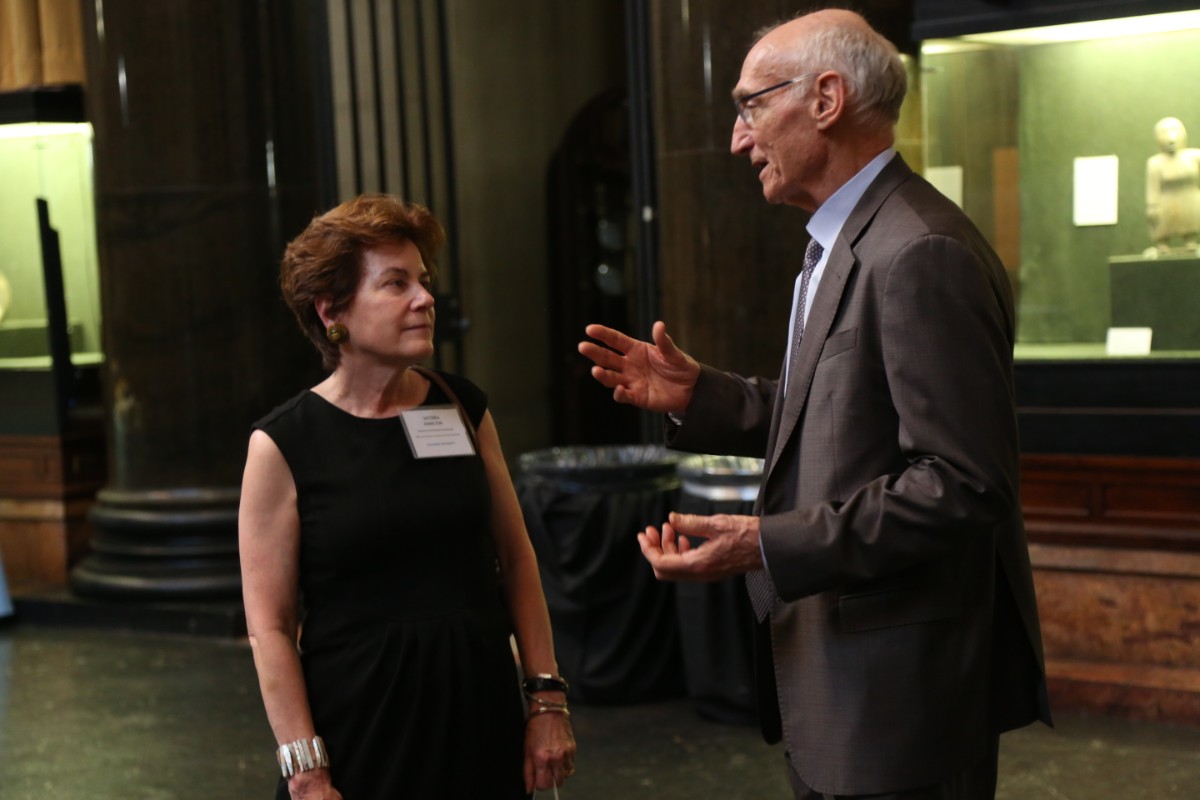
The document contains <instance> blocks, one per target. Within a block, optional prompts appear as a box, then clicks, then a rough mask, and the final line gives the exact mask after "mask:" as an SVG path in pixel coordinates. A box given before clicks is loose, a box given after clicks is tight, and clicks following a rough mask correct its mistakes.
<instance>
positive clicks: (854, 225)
mask: <svg viewBox="0 0 1200 800" xmlns="http://www.w3.org/2000/svg"><path fill="white" fill-rule="evenodd" d="M910 175H912V170H911V169H909V167H908V165H907V164H906V163H904V159H903V158H901V157H900V156H899V155H896V157H895V158H893V159H892V160H891V161H890V162H888V164H887V166H885V167H884V168H883V171H882V172H880V173H879V177H877V178H876V179H875V180H874V181H873V182H872V183H871V185H870V186H869V187H867V191H866V192H865V193H864V194H863V196H862V199H861V200H859V201H858V205H857V206H855V207H854V211H852V212H851V213H850V216H849V217H848V218H847V219H846V224H845V225H843V226H842V230H841V232H840V233H839V234H838V238H837V241H836V242H835V243H834V245H833V250H832V251H830V253H829V260H828V261H827V262H826V264H825V272H824V273H823V274H822V275H821V282H820V284H818V286H817V294H816V296H815V297H814V298H813V303H812V308H811V309H810V310H809V314H808V320H807V321H806V322H805V325H804V338H802V339H801V340H800V352H799V354H798V355H797V358H796V363H795V364H793V365H792V372H791V376H790V380H789V382H788V386H787V391H786V392H785V393H783V408H782V410H780V409H776V412H775V415H774V417H775V418H774V420H773V422H772V429H773V430H772V435H771V436H770V437H769V438H768V441H767V463H766V472H765V475H766V478H765V480H764V485H765V484H766V482H767V481H769V480H770V476H771V471H772V470H773V469H774V467H775V464H776V463H777V462H778V461H779V455H780V453H782V452H783V450H784V446H785V445H786V444H787V441H788V439H789V438H791V436H792V433H793V432H794V431H795V429H796V423H797V422H798V421H799V419H800V415H801V414H802V413H803V412H804V406H805V404H806V403H807V401H808V391H809V388H810V387H811V386H812V379H813V373H814V372H816V369H817V362H818V361H819V360H820V358H821V350H822V349H823V348H824V346H825V340H826V339H827V338H829V331H830V329H831V328H832V327H833V321H834V319H836V318H837V314H838V309H840V308H841V307H842V302H843V297H842V296H843V294H844V293H845V289H846V282H847V280H849V278H850V274H851V273H852V272H853V271H854V269H855V267H856V266H857V264H858V259H857V258H856V257H855V255H854V245H855V243H857V242H858V240H859V238H860V237H861V236H862V235H863V233H864V232H865V231H866V229H867V228H868V227H869V226H870V224H871V221H872V220H873V219H874V218H875V215H876V213H878V211H879V208H880V206H882V205H883V201H884V200H886V199H887V197H888V196H889V195H890V194H891V193H892V192H893V191H895V189H896V187H897V186H899V185H900V184H901V183H902V182H904V180H906V179H907V178H908V177H909V176H910ZM777 396H778V395H777Z"/></svg>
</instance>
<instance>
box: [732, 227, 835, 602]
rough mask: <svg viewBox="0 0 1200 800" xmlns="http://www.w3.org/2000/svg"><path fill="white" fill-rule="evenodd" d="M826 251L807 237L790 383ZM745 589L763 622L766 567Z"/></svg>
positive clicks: (770, 597) (771, 592)
mask: <svg viewBox="0 0 1200 800" xmlns="http://www.w3.org/2000/svg"><path fill="white" fill-rule="evenodd" d="M823 252H825V251H824V248H822V247H821V243H820V242H818V241H817V240H816V239H809V240H808V247H806V248H804V266H803V267H801V268H800V296H799V297H798V298H797V299H796V321H795V323H794V324H793V326H792V348H791V351H790V352H789V353H788V363H787V379H788V383H789V384H790V383H791V382H792V370H793V369H795V367H796V357H797V356H798V355H799V354H800V338H801V337H802V336H803V335H804V304H805V302H806V301H807V300H808V283H809V281H810V280H812V274H813V269H814V268H815V267H816V266H817V262H818V261H820V260H821V254H822V253H823ZM746 591H747V593H748V594H749V595H750V605H751V606H753V607H754V616H755V618H756V619H757V620H758V621H759V622H762V621H763V620H765V619H766V618H767V615H768V614H770V613H771V609H772V608H773V607H774V606H775V601H776V599H777V598H778V596H779V595H778V594H777V593H776V592H775V584H774V583H773V582H772V581H771V576H770V575H768V574H767V571H766V570H765V569H756V570H753V571H751V572H747V573H746Z"/></svg>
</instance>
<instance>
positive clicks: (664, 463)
mask: <svg viewBox="0 0 1200 800" xmlns="http://www.w3.org/2000/svg"><path fill="white" fill-rule="evenodd" d="M682 457H683V456H682V454H681V453H679V452H677V451H674V450H669V449H668V448H666V447H663V446H662V445H645V444H638V445H606V446H599V447H586V446H575V447H551V448H549V449H546V450H535V451H533V452H531V453H523V454H521V456H520V457H519V458H518V459H517V466H518V467H519V469H520V471H521V472H522V474H525V475H531V476H535V477H538V478H549V479H566V480H569V481H571V482H578V483H583V484H592V483H595V484H612V483H614V482H615V483H625V482H630V483H634V484H637V483H641V482H646V481H651V482H652V481H655V480H656V479H659V478H662V477H664V476H665V477H668V478H670V479H672V480H674V479H676V477H677V476H676V470H675V467H676V465H677V464H678V463H679V461H680V459H681V458H682Z"/></svg>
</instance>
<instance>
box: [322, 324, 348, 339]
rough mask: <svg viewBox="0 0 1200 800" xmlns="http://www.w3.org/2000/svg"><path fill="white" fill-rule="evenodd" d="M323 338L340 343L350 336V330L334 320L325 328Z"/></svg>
mask: <svg viewBox="0 0 1200 800" xmlns="http://www.w3.org/2000/svg"><path fill="white" fill-rule="evenodd" d="M325 338H326V339H328V340H329V341H331V342H333V343H334V344H341V343H342V342H344V341H346V340H347V339H348V338H350V331H348V330H346V326H345V325H343V324H342V323H340V322H335V323H333V324H332V325H330V326H329V327H328V328H326V329H325Z"/></svg>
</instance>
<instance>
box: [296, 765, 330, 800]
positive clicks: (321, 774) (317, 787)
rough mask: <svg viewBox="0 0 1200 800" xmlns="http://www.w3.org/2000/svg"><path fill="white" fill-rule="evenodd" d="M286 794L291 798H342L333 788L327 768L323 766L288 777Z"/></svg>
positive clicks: (312, 799) (301, 799) (321, 799)
mask: <svg viewBox="0 0 1200 800" xmlns="http://www.w3.org/2000/svg"><path fill="white" fill-rule="evenodd" d="M288 794H290V795H291V796H292V800H343V799H342V793H341V792H339V791H338V790H337V789H335V788H333V783H332V782H331V781H330V778H329V770H328V769H325V768H323V767H322V768H319V769H311V770H309V771H308V772H297V773H296V774H295V775H293V776H292V777H290V778H288Z"/></svg>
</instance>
